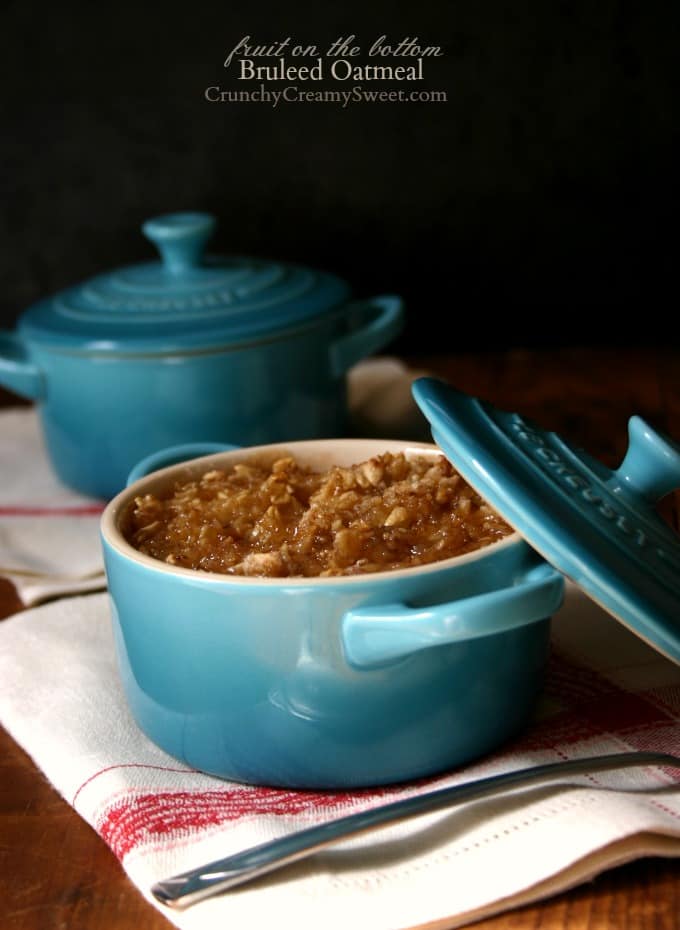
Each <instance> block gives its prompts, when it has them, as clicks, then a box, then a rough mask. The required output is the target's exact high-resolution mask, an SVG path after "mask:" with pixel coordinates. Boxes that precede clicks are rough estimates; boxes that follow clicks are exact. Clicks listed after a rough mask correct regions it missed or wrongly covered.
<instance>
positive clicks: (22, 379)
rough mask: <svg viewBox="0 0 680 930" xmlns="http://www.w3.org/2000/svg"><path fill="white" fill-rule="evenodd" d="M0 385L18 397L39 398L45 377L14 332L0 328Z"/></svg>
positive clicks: (43, 390)
mask: <svg viewBox="0 0 680 930" xmlns="http://www.w3.org/2000/svg"><path fill="white" fill-rule="evenodd" d="M0 385H2V386H3V387H6V388H9V390H10V391H13V392H14V393H15V394H18V395H19V396H20V397H27V398H28V399H29V400H41V399H42V398H43V397H44V396H45V379H44V377H43V373H42V372H41V371H40V369H39V368H38V366H37V365H35V364H34V363H33V362H32V361H31V359H30V358H29V355H28V353H27V351H26V347H25V346H24V344H23V343H22V341H21V340H20V339H19V337H18V336H16V335H15V334H14V333H10V332H7V331H5V330H0Z"/></svg>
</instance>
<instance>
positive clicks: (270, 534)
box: [123, 452, 512, 578]
mask: <svg viewBox="0 0 680 930" xmlns="http://www.w3.org/2000/svg"><path fill="white" fill-rule="evenodd" d="M123 532H124V535H125V537H126V539H127V540H128V541H129V542H130V543H131V545H133V546H134V547H135V548H136V549H138V550H139V551H140V552H143V553H145V554H147V555H150V556H152V557H153V558H156V559H160V560H162V561H165V562H167V563H169V564H171V565H177V566H182V567H184V568H193V569H202V570H203V571H209V572H218V573H221V574H234V575H254V576H263V577H272V578H285V577H296V576H297V577H299V576H302V577H319V576H321V577H324V576H326V577H327V576H336V575H358V574H366V573H369V572H378V571H387V570H391V569H397V568H408V567H410V566H416V565H425V564H428V563H430V562H436V561H439V560H441V559H446V558H449V557H450V556H454V555H460V554H462V553H464V552H470V551H472V550H474V549H479V548H481V547H482V546H487V545H489V544H490V543H493V542H495V541H497V540H498V539H500V538H501V537H503V536H507V535H508V534H509V533H511V532H512V530H511V528H510V527H509V526H508V525H507V524H506V523H505V522H504V521H503V520H502V519H501V518H500V517H499V516H498V515H497V514H496V513H495V511H494V510H493V509H492V508H491V507H490V506H489V505H488V504H487V503H486V502H485V501H484V500H483V499H482V498H481V497H480V496H479V495H478V494H477V493H476V492H475V491H473V490H472V488H470V486H469V485H468V484H467V483H466V482H465V481H464V480H463V478H462V477H461V476H460V475H459V474H458V473H457V472H456V471H455V469H454V468H453V467H452V466H451V464H450V463H449V462H448V461H447V459H445V458H444V456H437V457H436V458H432V457H426V456H416V457H414V458H406V457H405V456H404V454H403V453H397V454H393V453H390V452H386V453H384V454H383V455H378V456H375V457H374V458H372V459H370V460H369V461H367V462H362V463H360V464H358V465H354V466H352V467H351V468H346V467H340V466H335V467H333V468H331V469H329V470H328V471H326V472H324V473H318V472H313V471H310V470H309V469H307V468H305V467H303V466H301V465H300V464H298V463H297V462H296V461H295V460H294V459H293V458H290V457H284V458H280V459H277V460H276V461H275V462H274V463H273V464H271V465H265V464H261V463H257V462H254V461H253V462H244V463H240V464H238V465H234V466H231V467H229V468H228V469H225V470H221V469H214V470H212V471H209V472H207V473H206V474H204V475H203V476H202V477H201V478H199V479H196V480H194V481H188V482H185V483H183V484H177V485H176V486H175V488H174V490H173V491H172V492H171V493H170V494H169V495H168V496H167V497H163V498H158V497H156V496H154V495H153V494H146V495H144V496H143V497H137V498H135V501H134V503H133V504H132V505H131V507H130V509H129V511H128V513H127V514H126V517H125V519H124V523H123Z"/></svg>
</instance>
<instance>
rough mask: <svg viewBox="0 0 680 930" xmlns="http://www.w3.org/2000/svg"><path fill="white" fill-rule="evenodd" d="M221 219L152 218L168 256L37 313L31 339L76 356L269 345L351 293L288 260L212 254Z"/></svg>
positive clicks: (74, 290)
mask: <svg viewBox="0 0 680 930" xmlns="http://www.w3.org/2000/svg"><path fill="white" fill-rule="evenodd" d="M215 226H216V222H215V218H214V217H213V216H211V215H210V214H207V213H174V214H169V215H167V216H161V217H156V218H155V219H152V220H147V222H145V223H144V224H143V227H142V229H143V232H144V234H145V235H146V236H147V238H148V239H150V240H151V242H152V243H153V244H154V245H155V247H156V248H157V249H158V252H159V253H160V258H161V260H160V261H153V262H145V263H142V264H139V265H132V266H129V267H126V268H121V269H118V270H116V271H112V272H108V273H106V274H102V275H98V276H97V277H95V278H92V279H91V280H89V281H86V282H84V283H83V284H80V285H76V286H75V287H71V288H69V289H67V290H65V291H63V292H61V293H60V294H57V295H56V296H55V297H53V298H51V299H49V300H44V301H41V302H40V303H38V304H36V305H34V306H33V307H31V308H30V309H29V310H28V311H27V312H26V314H24V317H23V319H22V321H21V328H22V330H23V331H24V332H25V333H26V335H27V336H29V337H30V339H31V340H33V341H36V342H42V343H45V344H50V345H53V346H56V347H59V346H64V347H69V348H72V349H74V350H76V349H78V350H81V351H82V350H83V349H84V350H87V351H94V352H106V351H118V352H120V351H148V352H160V351H172V350H173V349H174V350H182V349H187V348H189V349H191V348H193V349H196V348H209V347H210V346H213V345H220V344H230V343H232V342H243V341H248V340H252V339H256V340H257V339H262V338H266V337H268V336H271V335H273V334H276V333H277V332H281V331H283V330H286V329H289V328H291V327H296V326H300V325H305V324H306V323H309V322H311V321H313V320H314V319H315V318H318V317H320V316H323V315H325V314H327V313H332V312H333V311H334V310H335V309H337V308H338V307H339V306H340V305H341V304H342V303H343V302H344V301H345V300H346V299H347V297H348V296H349V288H348V286H347V284H346V283H345V282H344V281H342V280H341V279H339V278H336V277H335V276H333V275H330V274H326V273H324V272H320V271H316V270H313V269H311V268H305V267H302V266H298V265H292V264H284V263H282V262H273V261H266V260H262V259H255V258H244V257H238V256H226V257H222V256H213V255H205V254H204V251H205V247H206V245H207V243H208V240H209V239H210V237H211V235H212V234H213V232H214V229H215Z"/></svg>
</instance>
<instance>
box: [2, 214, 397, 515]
mask: <svg viewBox="0 0 680 930" xmlns="http://www.w3.org/2000/svg"><path fill="white" fill-rule="evenodd" d="M214 225H215V221H214V219H213V218H212V217H211V216H209V215H208V214H196V213H183V214H172V215H169V216H165V217H159V218H157V219H154V220H150V221H148V222H147V223H145V224H144V227H143V228H144V232H145V233H146V235H147V236H148V237H149V238H150V239H151V240H152V241H153V242H154V244H155V245H156V246H157V247H158V249H159V251H160V253H161V258H162V260H161V261H160V262H149V263H145V264H141V265H135V266H131V267H129V268H123V269H120V270H119V271H115V272H112V273H109V274H104V275H100V276H99V277H97V278H94V279H93V280H91V281H87V282H85V283H84V284H82V285H80V286H78V287H73V288H70V289H69V290H67V291H64V292H63V293H60V294H57V295H56V296H55V297H53V298H50V299H48V300H44V301H41V302H40V303H38V304H36V305H34V306H33V307H31V308H29V310H28V311H26V313H25V314H24V315H23V316H22V318H21V319H20V321H19V324H18V327H17V331H16V332H14V333H8V332H5V333H2V332H0V385H2V386H4V387H6V388H9V389H10V390H12V391H14V392H16V393H17V394H19V395H21V396H24V397H27V398H30V399H32V400H34V401H36V402H37V405H38V410H39V412H40V417H41V421H42V426H43V430H44V435H45V440H46V446H47V451H48V453H49V456H50V459H51V461H52V464H53V466H54V468H55V470H56V472H57V474H58V475H59V477H60V478H61V479H62V481H64V482H65V483H66V484H67V485H70V486H71V487H73V488H76V489H77V490H79V491H81V492H83V493H85V494H89V495H92V496H95V497H103V498H107V499H108V498H111V497H112V496H114V495H115V494H117V493H118V491H120V490H121V489H122V488H123V487H124V486H125V481H126V478H127V475H128V473H129V471H130V469H131V468H132V467H133V466H134V465H135V463H137V462H138V461H139V460H140V459H141V458H143V457H144V456H146V455H148V454H150V453H151V452H153V451H155V450H158V449H162V448H165V447H167V446H171V445H174V444H177V443H190V442H194V441H199V440H204V439H213V440H220V441H223V442H229V443H234V444H238V445H253V444H259V443H269V442H275V441H279V440H284V439H288V438H292V439H305V438H313V437H323V436H338V435H343V433H345V432H346V428H347V422H346V420H347V413H348V411H347V398H346V374H347V371H348V370H349V368H350V367H351V366H352V365H354V364H355V363H356V362H358V361H360V360H361V359H362V358H364V357H366V356H367V355H370V354H371V353H373V352H375V351H377V350H379V349H381V348H382V347H383V346H384V345H386V344H387V343H388V342H389V341H390V340H391V339H393V338H394V337H395V336H396V335H397V333H398V332H399V330H400V329H401V326H402V322H403V306H402V301H401V300H400V299H399V298H398V297H393V296H379V297H373V298H369V299H366V300H362V301H353V300H351V299H350V288H349V286H348V284H347V283H346V282H344V281H342V280H341V279H340V278H337V277H335V276H334V275H330V274H327V273H324V272H318V271H314V270H312V269H308V268H304V267H302V266H296V265H286V264H283V263H277V262H270V261H263V260H259V259H251V258H242V257H233V256H231V257H215V256H204V255H203V248H204V246H205V243H206V241H207V239H208V237H209V236H210V234H211V232H212V230H213V227H214Z"/></svg>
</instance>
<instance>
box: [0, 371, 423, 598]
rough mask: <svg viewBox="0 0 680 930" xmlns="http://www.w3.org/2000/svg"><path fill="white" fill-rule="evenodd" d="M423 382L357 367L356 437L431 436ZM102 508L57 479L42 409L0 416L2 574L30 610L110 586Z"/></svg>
mask: <svg viewBox="0 0 680 930" xmlns="http://www.w3.org/2000/svg"><path fill="white" fill-rule="evenodd" d="M415 377H417V373H416V372H413V371H411V370H409V369H408V368H407V367H406V366H405V365H404V364H403V363H402V362H400V361H399V360H398V359H395V358H387V357H378V358H372V359H367V360H365V361H363V362H361V363H360V364H358V365H356V366H355V367H354V368H353V369H352V371H351V372H350V374H349V378H348V392H349V407H350V414H351V417H352V426H351V429H352V433H353V435H364V436H374V437H375V438H380V437H388V436H389V437H391V438H394V439H400V438H405V439H415V438H418V439H427V438H428V437H429V431H428V427H427V422H426V420H425V418H424V417H423V415H422V414H421V413H420V411H419V410H418V408H417V406H416V404H415V402H414V401H413V398H412V397H411V391H410V386H411V382H412V381H413V379H414V378H415ZM206 438H210V437H206ZM102 509H103V503H102V502H100V501H95V500H92V499H91V498H87V497H84V496H82V495H80V494H77V493H76V492H75V491H72V490H70V489H69V488H66V487H65V486H64V485H63V484H61V482H60V481H59V480H58V479H57V477H56V476H55V474H54V473H53V471H52V468H51V466H50V464H49V461H48V459H47V455H46V453H45V449H44V445H43V441H42V436H41V431H40V424H39V422H38V417H37V414H36V411H35V409H34V408H32V407H17V408H10V409H8V410H3V411H0V575H2V576H4V577H6V578H9V580H10V581H11V582H12V583H13V584H14V586H15V588H16V589H17V593H18V595H19V597H20V599H21V600H22V602H23V603H24V604H25V605H26V606H31V605H34V604H38V603H41V602H43V601H45V600H49V599H51V598H54V597H58V596H62V595H65V594H76V593H82V592H85V591H94V590H99V589H102V588H104V587H105V585H106V580H105V578H104V566H103V562H102V557H101V550H100V544H99V516H100V514H101V511H102Z"/></svg>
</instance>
